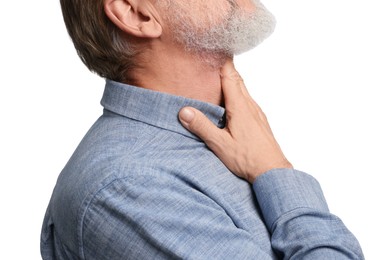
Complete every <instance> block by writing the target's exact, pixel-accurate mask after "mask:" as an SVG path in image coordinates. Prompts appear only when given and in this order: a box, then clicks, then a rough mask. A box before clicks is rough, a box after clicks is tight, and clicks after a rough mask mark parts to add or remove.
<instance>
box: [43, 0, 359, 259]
mask: <svg viewBox="0 0 390 260" xmlns="http://www.w3.org/2000/svg"><path fill="white" fill-rule="evenodd" d="M61 6H62V10H63V16H64V20H65V23H66V26H67V29H68V32H69V34H70V36H71V38H72V40H73V43H74V45H75V48H76V49H77V52H78V54H79V56H80V57H81V59H82V61H83V62H84V63H85V64H86V66H88V68H89V69H90V70H92V71H94V72H95V73H97V74H99V75H100V76H102V77H104V78H106V79H107V81H106V88H105V91H104V95H103V98H102V101H101V104H102V105H103V107H104V111H103V115H102V116H101V117H100V118H99V119H98V120H97V122H96V123H95V124H94V125H93V126H92V128H91V129H90V130H89V132H88V133H87V134H86V136H85V137H84V139H83V140H82V141H81V143H80V145H79V146H78V148H77V149H76V151H75V152H74V154H73V156H72V157H71V159H70V160H69V162H68V163H67V165H66V166H65V168H64V169H63V171H62V172H61V174H60V176H59V178H58V181H57V184H56V187H55V189H54V191H53V195H52V198H51V201H50V204H49V206H48V209H47V213H46V216H45V220H44V223H43V228H42V235H41V253H42V257H43V259H279V258H284V259H290V258H291V259H363V255H362V252H361V249H360V246H359V243H358V242H357V240H356V239H355V238H354V236H353V235H352V234H351V233H350V232H349V231H348V230H347V228H346V227H345V226H344V224H343V223H342V222H341V220H340V219H339V218H337V217H336V216H334V215H332V214H330V213H329V210H328V208H327V205H326V202H325V199H324V197H323V195H322V192H321V188H320V187H319V184H318V183H317V182H316V181H315V180H314V179H313V178H312V177H310V176H309V175H307V174H305V173H303V172H300V171H297V170H294V169H293V168H292V165H291V164H290V162H289V161H288V160H287V159H286V158H285V157H284V155H283V153H282V151H281V149H280V147H279V145H278V144H277V142H276V140H275V139H274V137H273V135H272V131H271V129H270V127H269V125H268V123H267V120H266V117H265V115H264V114H263V113H262V111H261V109H260V108H259V107H258V106H257V104H256V103H255V102H254V101H253V100H252V98H251V97H250V95H249V94H248V92H247V90H246V88H245V86H244V84H243V81H242V80H241V78H240V76H239V75H238V73H237V72H236V70H235V69H234V66H233V63H232V61H231V57H232V56H233V55H234V54H237V53H241V52H243V51H247V50H249V49H250V48H252V47H255V46H256V45H257V44H259V43H260V42H261V41H263V40H264V39H265V38H266V37H267V36H268V35H269V34H270V33H271V32H272V31H273V27H274V24H275V22H274V18H273V16H272V15H271V14H270V13H269V12H268V11H267V10H266V9H265V8H264V6H263V5H262V4H260V3H259V2H257V1H255V0H212V1H210V0H185V1H182V0H98V1H96V0H95V1H93V0H61ZM75 84H77V82H75ZM80 87H82V86H80ZM202 140H204V141H202ZM233 173H234V174H233Z"/></svg>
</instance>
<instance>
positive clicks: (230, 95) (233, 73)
mask: <svg viewBox="0 0 390 260" xmlns="http://www.w3.org/2000/svg"><path fill="white" fill-rule="evenodd" d="M221 84H222V90H223V94H224V98H225V103H229V102H234V101H235V100H237V98H238V97H241V96H244V97H246V98H250V95H249V93H248V90H247V89H246V87H245V84H244V81H243V79H242V78H241V76H240V74H239V73H238V72H237V70H236V69H235V67H234V64H233V61H232V60H228V61H227V62H226V63H225V65H224V66H223V67H222V68H221Z"/></svg>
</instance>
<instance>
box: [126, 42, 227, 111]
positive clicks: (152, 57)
mask: <svg viewBox="0 0 390 260" xmlns="http://www.w3.org/2000/svg"><path fill="white" fill-rule="evenodd" d="M203 56H204V57H203V58H200V57H199V55H195V54H191V53H189V52H186V51H184V50H180V49H179V48H177V46H176V48H170V49H169V48H166V49H164V50H159V51H153V50H151V51H150V52H149V53H144V54H143V55H142V57H139V60H140V61H141V64H140V66H139V67H138V66H137V68H135V69H133V70H132V71H131V72H130V78H132V79H134V82H133V83H134V84H135V85H137V86H139V87H143V88H147V89H150V90H155V91H159V92H165V93H168V94H172V95H177V96H183V97H186V98H192V99H197V100H201V101H204V102H208V103H212V104H215V105H221V104H222V90H221V79H220V67H221V66H222V65H223V62H224V61H225V60H226V58H227V57H226V56H225V55H215V54H213V55H203ZM142 61H148V62H142Z"/></svg>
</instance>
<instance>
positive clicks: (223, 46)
mask: <svg viewBox="0 0 390 260" xmlns="http://www.w3.org/2000/svg"><path fill="white" fill-rule="evenodd" d="M176 1H178V0H176ZM176 1H175V0H174V1H171V2H170V4H169V6H168V7H167V8H168V10H167V14H169V16H168V15H167V17H166V19H167V20H168V24H169V25H170V27H171V30H172V32H173V35H174V37H175V40H176V41H177V43H179V44H182V45H184V47H185V48H186V50H188V51H190V52H194V53H197V54H200V55H201V56H207V55H210V54H211V55H213V54H215V55H216V56H221V55H224V56H233V55H235V54H240V53H243V52H246V51H248V50H250V49H252V48H254V47H256V46H257V45H259V44H260V43H261V42H262V41H264V40H265V39H266V38H267V37H268V36H270V35H271V34H272V32H273V31H274V28H275V25H276V20H275V18H274V16H273V15H272V14H271V13H270V12H269V11H268V10H267V9H266V8H265V7H264V5H263V4H261V3H260V2H258V1H256V3H254V4H255V6H256V9H255V10H254V12H251V13H249V12H246V11H244V10H242V9H240V8H239V7H238V6H237V4H236V3H235V0H227V1H228V2H229V4H230V6H231V10H230V12H229V13H228V15H226V14H225V15H223V16H222V15H218V14H215V15H214V16H212V15H210V17H214V18H215V17H217V19H214V20H217V21H218V22H215V21H214V22H212V21H211V18H209V19H206V20H207V21H204V22H203V21H202V22H201V21H198V22H196V23H195V24H194V22H193V20H191V19H190V18H189V17H191V15H192V16H193V14H192V13H191V12H190V11H188V8H183V7H182V6H180V4H177V3H176V4H175V2H176ZM186 1H187V0H186ZM181 5H183V4H181ZM204 11H205V12H213V11H212V10H204ZM206 17H207V16H206ZM218 18H220V19H218Z"/></svg>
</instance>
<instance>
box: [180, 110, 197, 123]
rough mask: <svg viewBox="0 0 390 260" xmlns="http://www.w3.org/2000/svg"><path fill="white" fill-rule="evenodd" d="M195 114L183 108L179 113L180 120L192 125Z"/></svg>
mask: <svg viewBox="0 0 390 260" xmlns="http://www.w3.org/2000/svg"><path fill="white" fill-rule="evenodd" d="M194 117H195V113H194V111H192V110H191V109H189V108H183V109H182V110H181V111H180V113H179V118H180V120H182V121H184V122H185V123H187V124H188V123H191V121H192V119H194Z"/></svg>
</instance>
